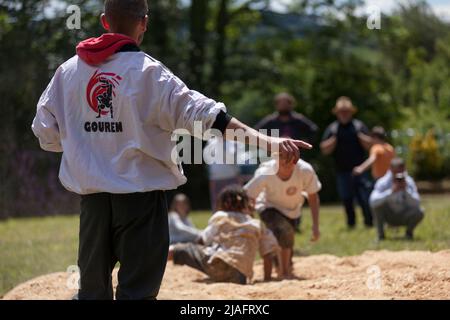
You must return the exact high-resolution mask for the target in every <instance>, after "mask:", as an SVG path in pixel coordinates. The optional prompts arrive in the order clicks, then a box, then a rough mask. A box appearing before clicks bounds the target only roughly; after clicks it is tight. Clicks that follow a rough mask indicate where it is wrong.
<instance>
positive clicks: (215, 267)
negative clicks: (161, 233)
mask: <svg viewBox="0 0 450 320" xmlns="http://www.w3.org/2000/svg"><path fill="white" fill-rule="evenodd" d="M204 249H205V246H203V245H199V244H194V243H178V244H176V245H174V246H173V263H174V264H178V265H187V266H189V267H191V268H194V269H197V270H199V271H201V272H203V273H205V274H207V275H208V276H209V277H210V278H211V280H213V281H214V282H232V283H237V284H245V283H246V282H247V278H246V276H245V275H244V274H242V273H241V272H240V271H239V270H237V269H236V268H234V267H232V266H231V265H229V264H228V263H226V262H225V261H223V260H221V259H219V258H216V259H212V261H210V262H209V260H210V258H211V256H209V255H207V254H206V253H205V250H204Z"/></svg>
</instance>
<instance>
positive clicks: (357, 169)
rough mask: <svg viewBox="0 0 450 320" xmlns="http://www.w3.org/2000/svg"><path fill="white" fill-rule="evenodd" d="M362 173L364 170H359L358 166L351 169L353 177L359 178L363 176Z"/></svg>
mask: <svg viewBox="0 0 450 320" xmlns="http://www.w3.org/2000/svg"><path fill="white" fill-rule="evenodd" d="M363 172H364V168H361V167H360V166H356V167H354V168H353V175H354V176H359V175H361V174H363Z"/></svg>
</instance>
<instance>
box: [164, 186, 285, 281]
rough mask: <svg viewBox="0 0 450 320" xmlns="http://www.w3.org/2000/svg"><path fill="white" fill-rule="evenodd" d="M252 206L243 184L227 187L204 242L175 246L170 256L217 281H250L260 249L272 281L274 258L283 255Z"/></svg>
mask: <svg viewBox="0 0 450 320" xmlns="http://www.w3.org/2000/svg"><path fill="white" fill-rule="evenodd" d="M252 209H253V208H252V207H251V205H250V202H249V198H248V196H247V194H246V192H245V191H244V190H243V189H242V188H241V187H239V186H230V187H226V188H225V189H223V190H222V192H221V193H220V195H219V199H218V210H219V211H217V212H216V213H214V215H213V216H212V217H211V218H210V219H209V222H208V226H207V227H206V229H205V230H204V231H203V233H202V242H203V244H193V243H180V244H176V245H173V246H171V247H170V248H169V258H168V259H169V260H173V262H174V264H178V265H188V266H190V267H192V268H194V269H197V270H200V271H202V272H204V273H206V274H207V275H208V276H209V277H210V278H211V279H212V280H213V281H215V282H232V283H238V284H246V283H247V280H251V279H252V277H253V263H254V261H255V258H256V253H257V251H258V250H259V253H260V255H261V256H262V257H263V259H264V280H265V281H269V280H271V275H272V257H273V256H277V257H279V256H278V253H279V247H278V243H277V240H276V239H275V236H274V235H273V234H272V232H271V231H270V230H269V229H267V228H266V227H265V226H264V223H262V222H261V221H260V220H257V219H254V218H253V210H252Z"/></svg>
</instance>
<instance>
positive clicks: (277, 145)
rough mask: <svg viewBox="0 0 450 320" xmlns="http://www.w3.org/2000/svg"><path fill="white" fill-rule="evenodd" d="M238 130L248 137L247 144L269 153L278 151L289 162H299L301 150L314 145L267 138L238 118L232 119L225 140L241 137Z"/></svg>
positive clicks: (300, 141) (299, 141)
mask: <svg viewBox="0 0 450 320" xmlns="http://www.w3.org/2000/svg"><path fill="white" fill-rule="evenodd" d="M236 130H242V131H243V133H244V135H245V136H246V141H245V143H246V144H250V145H255V144H256V145H257V146H258V147H262V148H265V149H266V150H267V151H269V152H274V151H278V152H279V154H280V157H283V158H286V159H287V160H288V161H294V160H295V162H297V161H298V159H299V158H300V149H311V148H312V145H310V144H309V143H307V142H304V141H302V140H293V139H286V138H278V137H270V136H266V135H264V134H262V133H260V132H258V131H256V130H255V129H252V128H250V127H249V126H247V125H246V124H244V123H242V122H240V121H239V120H238V119H236V118H231V120H230V121H229V123H228V125H227V127H226V130H225V138H226V139H228V140H234V139H235V138H236V137H238V136H239V135H237V134H236Z"/></svg>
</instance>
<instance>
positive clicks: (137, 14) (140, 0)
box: [105, 0, 148, 33]
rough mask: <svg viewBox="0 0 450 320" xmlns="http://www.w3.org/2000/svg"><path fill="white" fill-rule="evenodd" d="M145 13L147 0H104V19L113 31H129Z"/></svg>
mask: <svg viewBox="0 0 450 320" xmlns="http://www.w3.org/2000/svg"><path fill="white" fill-rule="evenodd" d="M147 13H148V3H147V0H105V15H106V20H107V21H108V23H109V24H110V26H111V29H113V30H114V31H115V32H119V33H129V32H130V31H132V30H133V28H134V27H135V25H136V24H137V23H138V22H139V21H140V20H141V19H143V18H144V17H145V16H146V15H147Z"/></svg>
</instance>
